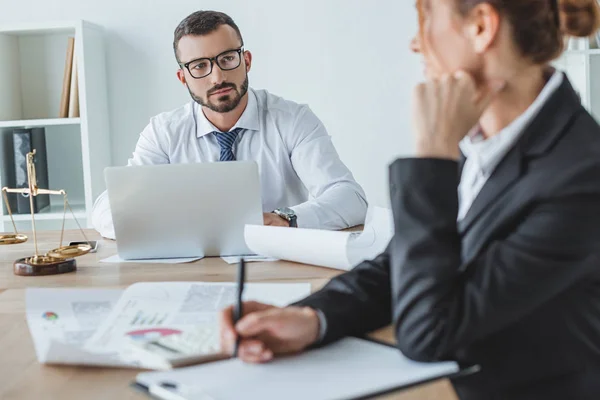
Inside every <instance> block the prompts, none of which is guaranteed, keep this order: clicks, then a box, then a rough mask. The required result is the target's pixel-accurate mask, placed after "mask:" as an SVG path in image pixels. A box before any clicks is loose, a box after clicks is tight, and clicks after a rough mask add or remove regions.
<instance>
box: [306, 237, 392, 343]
mask: <svg viewBox="0 0 600 400" xmlns="http://www.w3.org/2000/svg"><path fill="white" fill-rule="evenodd" d="M388 249H389V248H388ZM389 260H390V258H389V255H388V252H387V250H386V251H385V252H384V253H382V254H381V255H379V256H378V257H377V258H375V259H374V260H372V261H365V262H363V263H361V264H360V265H358V266H357V267H355V268H354V269H353V270H351V271H349V272H346V273H344V274H342V275H339V276H337V277H335V278H333V279H332V280H331V281H330V282H329V283H328V284H327V285H325V287H323V289H321V290H320V291H318V292H316V293H314V294H312V295H311V296H309V297H307V298H306V299H304V300H302V301H300V302H298V303H296V305H300V306H308V307H312V308H315V309H318V310H321V312H322V313H323V314H324V316H325V320H326V321H327V329H326V331H325V332H326V333H325V337H323V338H322V341H321V342H320V343H319V344H320V345H324V344H327V343H330V342H332V341H334V340H337V339H340V338H341V337H344V336H360V335H363V334H365V333H367V332H370V331H373V330H376V329H378V328H381V327H384V326H386V325H389V324H390V322H391V315H392V308H391V296H390V269H389Z"/></svg>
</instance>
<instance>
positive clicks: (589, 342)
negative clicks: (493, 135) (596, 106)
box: [300, 77, 600, 400]
mask: <svg viewBox="0 0 600 400" xmlns="http://www.w3.org/2000/svg"><path fill="white" fill-rule="evenodd" d="M460 168H461V166H460V163H457V162H454V161H448V160H441V159H401V160H397V161H396V162H394V163H393V164H392V165H391V166H390V188H391V190H390V193H391V200H392V208H393V214H394V221H395V226H396V228H395V236H394V238H393V239H392V241H391V243H390V245H389V247H388V249H387V250H386V252H385V253H384V254H382V255H380V256H379V257H377V258H376V259H375V260H373V261H369V262H364V263H362V264H360V265H359V266H357V267H356V268H355V269H353V270H352V271H350V272H348V273H345V274H343V275H340V276H339V277H337V278H335V279H333V280H332V281H331V282H330V283H329V284H328V285H327V286H326V287H325V288H323V289H322V290H321V291H319V292H317V293H315V294H313V295H312V296H310V297H308V298H307V299H305V300H303V301H301V302H300V304H303V305H307V306H311V307H314V308H317V309H320V310H321V311H322V312H323V313H324V315H325V317H326V321H327V331H326V336H325V338H324V343H328V342H331V341H333V340H336V339H338V338H340V337H342V336H346V335H362V334H364V333H366V332H369V331H372V330H374V329H377V328H380V327H383V326H385V325H388V324H389V323H390V322H392V323H393V324H394V325H395V333H396V339H397V343H398V344H397V346H398V348H399V349H400V350H401V351H402V352H403V353H404V354H405V355H406V356H408V357H410V358H412V359H415V360H420V361H436V360H457V361H459V362H460V363H462V364H465V365H472V364H479V365H480V366H481V368H482V370H481V372H479V373H477V374H474V375H472V376H470V377H467V378H461V379H455V380H453V384H454V387H455V389H456V391H457V393H458V395H459V397H460V398H461V399H469V400H470V399H478V400H480V399H510V400H519V399H543V400H550V399H560V400H565V399H578V400H580V399H600V259H599V255H600V127H599V126H598V124H597V123H596V121H595V120H594V119H593V118H592V117H591V116H590V115H589V114H588V113H587V112H586V110H585V109H584V108H583V107H582V106H581V103H580V100H579V98H578V96H577V94H576V93H575V91H574V90H573V88H572V86H571V84H570V83H569V82H568V80H567V79H566V77H565V81H564V82H563V84H562V85H561V86H560V87H559V89H557V91H556V92H555V93H554V94H553V95H552V96H551V97H550V98H549V100H548V101H547V102H546V104H545V105H544V106H543V109H542V110H541V111H540V113H539V114H538V115H537V117H535V118H534V120H533V121H532V122H531V123H530V124H529V126H528V127H527V128H526V130H525V132H524V134H523V135H522V136H521V138H520V139H519V140H518V142H517V144H516V145H515V146H514V147H513V148H512V150H510V152H509V153H508V154H507V155H506V156H505V158H504V159H503V160H502V161H501V163H500V164H499V165H498V167H497V168H496V170H495V172H494V173H493V174H492V176H491V177H490V179H489V180H488V181H487V182H486V184H485V186H484V187H483V189H482V190H481V192H480V194H479V196H478V197H477V198H476V199H475V201H474V203H473V205H472V207H471V209H470V210H469V212H468V213H467V215H466V216H465V218H464V219H463V220H462V221H461V222H460V223H458V224H457V222H456V219H457V212H458V198H457V186H458V183H459V178H460Z"/></svg>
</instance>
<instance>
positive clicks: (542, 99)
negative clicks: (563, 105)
mask: <svg viewBox="0 0 600 400" xmlns="http://www.w3.org/2000/svg"><path fill="white" fill-rule="evenodd" d="M563 80H564V75H563V73H562V72H560V71H554V72H553V74H552V76H551V78H550V79H549V80H548V82H547V83H546V85H545V86H544V88H543V89H542V91H541V92H540V94H539V95H538V97H537V98H536V99H535V100H534V102H533V103H532V104H531V105H530V106H529V107H528V108H527V110H525V112H524V113H523V114H521V115H520V116H519V117H517V118H516V119H515V120H514V121H513V122H511V123H510V124H509V125H508V126H506V127H505V128H504V129H502V130H501V131H500V132H499V133H498V134H497V135H494V136H492V137H491V138H488V139H485V138H484V137H483V135H482V134H481V132H480V131H479V127H475V128H474V129H473V130H472V131H471V132H470V133H469V135H467V136H466V137H465V138H464V139H462V140H461V142H460V150H461V151H462V152H463V154H464V155H465V157H466V158H472V159H473V160H474V161H475V162H476V163H477V164H478V165H479V168H480V169H481V170H482V172H484V173H490V172H491V170H493V169H494V168H495V166H496V165H497V163H498V162H499V161H500V159H501V158H502V157H503V156H504V155H505V154H506V153H507V152H508V150H509V149H510V148H511V147H512V145H513V144H514V143H515V142H516V141H517V140H518V138H519V137H520V136H521V134H522V133H523V132H524V131H525V129H526V128H527V125H528V124H529V123H530V122H531V121H532V120H533V119H534V118H535V116H536V115H537V113H538V112H539V111H540V110H541V109H542V107H543V106H544V104H545V103H546V101H548V99H549V98H550V96H552V94H553V93H554V92H555V91H556V90H557V89H558V88H559V87H560V85H561V84H562V82H563Z"/></svg>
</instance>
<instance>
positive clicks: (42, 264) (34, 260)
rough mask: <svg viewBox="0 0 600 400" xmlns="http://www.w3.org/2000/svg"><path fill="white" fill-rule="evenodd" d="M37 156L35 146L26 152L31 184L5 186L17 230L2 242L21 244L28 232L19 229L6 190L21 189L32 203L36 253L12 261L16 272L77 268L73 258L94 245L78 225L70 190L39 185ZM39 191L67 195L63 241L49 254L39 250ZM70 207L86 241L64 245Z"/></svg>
mask: <svg viewBox="0 0 600 400" xmlns="http://www.w3.org/2000/svg"><path fill="white" fill-rule="evenodd" d="M34 157H35V149H34V150H33V151H32V152H30V153H28V154H27V180H28V183H29V187H27V188H22V189H9V188H7V187H4V188H2V195H3V199H4V203H5V204H6V209H7V211H8V214H9V215H10V220H11V222H12V225H13V229H14V234H6V235H0V245H11V244H21V243H25V242H26V241H27V239H28V238H27V236H26V235H23V234H21V233H19V232H18V231H17V225H16V224H15V220H14V218H13V214H12V211H11V209H10V204H9V202H8V196H7V193H19V194H21V195H28V196H29V207H30V211H31V226H32V230H33V241H34V245H35V255H33V256H30V257H25V258H21V259H19V260H16V261H15V262H14V264H13V267H14V273H15V275H20V276H40V275H56V274H64V273H66V272H73V271H75V270H77V263H76V262H75V259H74V258H75V257H79V256H82V255H84V254H87V253H89V252H90V250H91V249H92V246H91V245H90V242H89V240H88V239H87V237H86V236H85V232H84V231H83V229H82V228H81V225H79V221H77V218H76V217H75V213H73V209H72V208H71V205H70V204H69V201H68V200H67V193H66V192H65V191H64V190H49V189H40V188H38V186H37V178H36V175H35V165H34ZM40 194H48V195H62V196H63V198H64V213H63V222H62V230H61V232H60V242H59V245H58V247H57V248H56V249H54V250H51V251H49V252H47V253H46V254H40V253H39V251H38V242H37V234H36V230H35V213H34V212H33V211H34V207H33V197H34V196H37V195H40ZM67 208H68V209H69V210H70V211H71V214H72V215H73V219H74V220H75V222H76V223H77V226H78V227H79V230H80V231H81V233H82V235H83V238H84V239H85V242H86V243H84V244H78V245H75V246H63V244H62V243H63V236H64V232H65V219H66V215H67Z"/></svg>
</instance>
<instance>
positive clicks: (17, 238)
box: [0, 233, 27, 245]
mask: <svg viewBox="0 0 600 400" xmlns="http://www.w3.org/2000/svg"><path fill="white" fill-rule="evenodd" d="M26 241H27V235H22V234H20V233H19V234H9V235H0V245H4V244H19V243H25V242H26Z"/></svg>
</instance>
